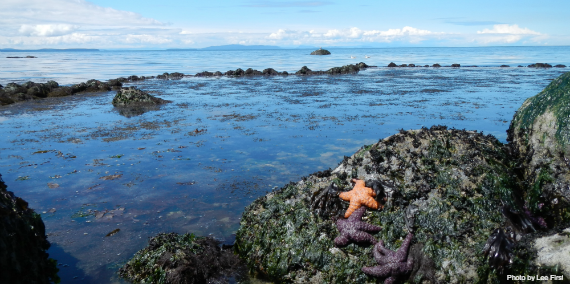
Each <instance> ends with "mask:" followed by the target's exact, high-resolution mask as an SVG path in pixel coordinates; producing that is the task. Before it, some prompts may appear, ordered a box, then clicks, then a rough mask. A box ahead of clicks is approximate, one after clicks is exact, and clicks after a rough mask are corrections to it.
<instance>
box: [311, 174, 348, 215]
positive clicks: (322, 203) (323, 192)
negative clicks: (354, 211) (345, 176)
mask: <svg viewBox="0 0 570 284" xmlns="http://www.w3.org/2000/svg"><path fill="white" fill-rule="evenodd" d="M339 193H340V188H339V186H338V185H337V184H336V183H335V182H332V183H331V184H330V185H329V186H327V187H326V188H321V189H319V190H317V191H316V192H315V193H314V194H313V196H312V197H311V210H313V212H314V213H315V214H316V215H319V216H321V217H322V218H328V217H333V216H338V215H341V214H343V213H344V211H345V210H346V209H347V208H348V206H347V204H345V203H343V202H342V200H341V199H340V198H339V197H338V194H339Z"/></svg>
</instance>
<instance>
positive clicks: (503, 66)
mask: <svg viewBox="0 0 570 284" xmlns="http://www.w3.org/2000/svg"><path fill="white" fill-rule="evenodd" d="M499 67H502V68H505V67H511V66H509V65H501V66H499Z"/></svg>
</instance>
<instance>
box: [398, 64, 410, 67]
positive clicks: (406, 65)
mask: <svg viewBox="0 0 570 284" xmlns="http://www.w3.org/2000/svg"><path fill="white" fill-rule="evenodd" d="M400 67H408V64H402V65H400Z"/></svg>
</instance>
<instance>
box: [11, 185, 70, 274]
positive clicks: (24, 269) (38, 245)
mask: <svg viewBox="0 0 570 284" xmlns="http://www.w3.org/2000/svg"><path fill="white" fill-rule="evenodd" d="M49 247H50V243H49V242H48V241H47V236H46V233H45V226H44V222H43V221H42V218H41V217H40V215H39V214H37V213H35V212H34V210H33V209H31V208H29V207H28V203H27V202H26V201H25V200H23V199H22V198H20V197H16V196H15V195H14V193H13V192H11V191H8V190H7V186H6V184H5V183H4V181H3V180H2V175H0V283H12V284H19V283H22V284H24V283H25V284H28V283H38V284H40V283H46V284H47V283H52V282H55V283H59V281H60V279H59V277H58V276H57V272H58V269H57V267H56V261H55V260H54V259H51V258H49V255H48V254H47V253H46V251H47V249H48V248H49Z"/></svg>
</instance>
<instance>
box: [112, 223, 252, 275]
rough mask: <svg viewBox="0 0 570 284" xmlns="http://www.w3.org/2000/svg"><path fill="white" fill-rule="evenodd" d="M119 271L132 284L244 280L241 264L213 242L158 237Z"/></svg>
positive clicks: (174, 234)
mask: <svg viewBox="0 0 570 284" xmlns="http://www.w3.org/2000/svg"><path fill="white" fill-rule="evenodd" d="M148 243H149V244H148V246H147V247H146V248H144V249H143V250H141V251H139V252H137V253H136V254H135V255H134V256H133V258H132V259H131V260H129V261H128V262H127V263H126V264H125V265H124V266H123V267H121V268H120V269H119V274H120V275H121V277H123V278H125V279H128V280H129V281H131V282H132V283H172V284H175V283H176V284H178V283H180V284H182V283H184V284H200V283H216V284H222V283H229V278H230V277H231V278H234V280H235V279H239V280H243V279H245V278H246V277H247V276H246V275H245V274H243V272H244V271H245V268H244V265H243V263H242V262H241V260H240V259H239V258H238V257H237V256H236V255H234V254H233V252H232V250H231V249H230V248H229V247H226V246H221V247H220V242H219V241H216V240H215V239H213V238H207V237H206V238H204V237H195V236H194V235H193V234H183V235H179V234H176V233H169V234H158V235H157V236H155V237H153V238H151V239H150V240H149V242H148Z"/></svg>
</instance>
